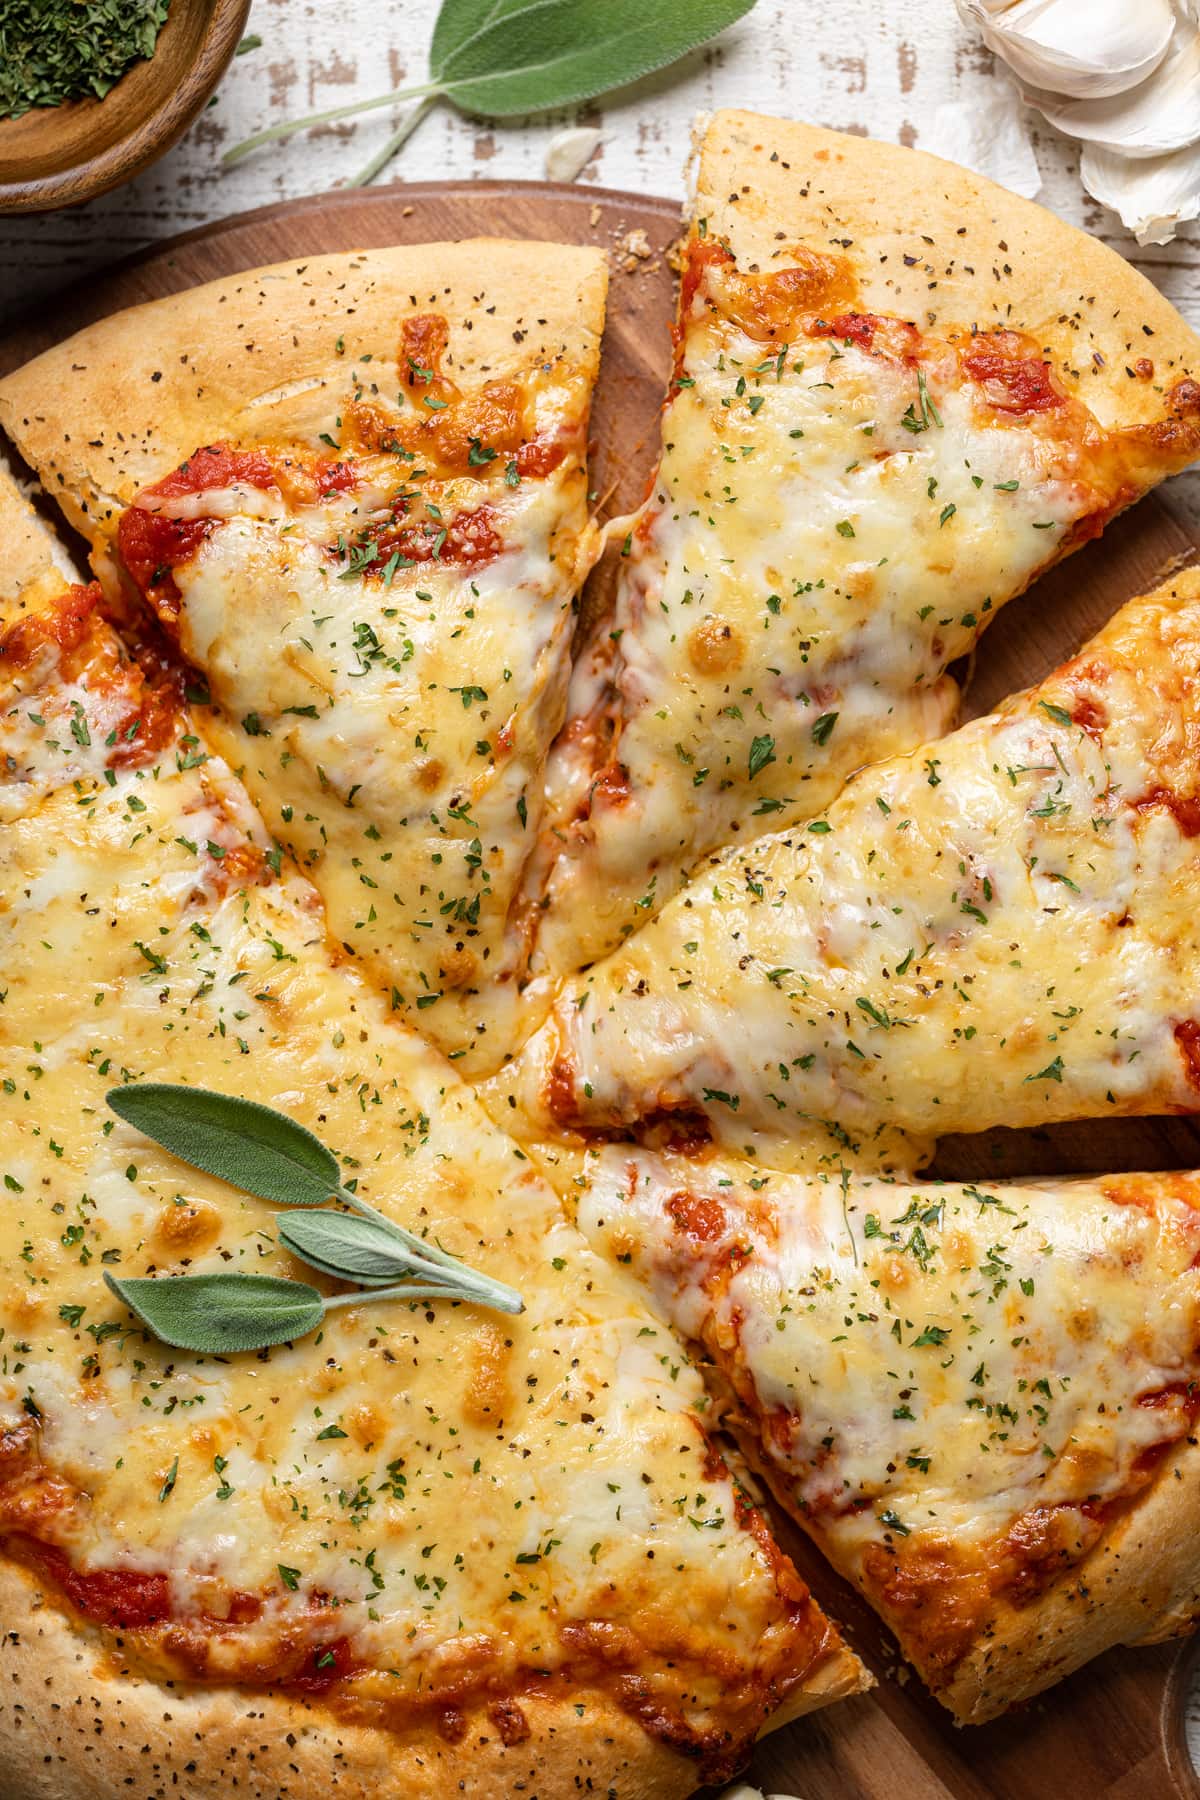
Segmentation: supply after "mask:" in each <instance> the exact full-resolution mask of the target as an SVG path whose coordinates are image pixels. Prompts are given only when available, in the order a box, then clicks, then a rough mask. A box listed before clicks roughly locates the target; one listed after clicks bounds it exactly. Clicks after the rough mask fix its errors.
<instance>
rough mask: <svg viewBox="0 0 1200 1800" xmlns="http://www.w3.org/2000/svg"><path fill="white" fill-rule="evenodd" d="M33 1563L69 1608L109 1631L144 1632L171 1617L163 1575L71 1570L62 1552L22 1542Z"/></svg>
mask: <svg viewBox="0 0 1200 1800" xmlns="http://www.w3.org/2000/svg"><path fill="white" fill-rule="evenodd" d="M24 1546H25V1548H26V1549H27V1550H28V1552H29V1554H30V1556H31V1557H32V1559H33V1561H34V1562H35V1563H36V1564H37V1565H38V1567H39V1568H40V1569H42V1570H43V1571H44V1573H45V1574H47V1575H48V1576H49V1577H50V1579H51V1580H52V1581H54V1582H55V1583H56V1585H57V1586H58V1587H60V1588H61V1589H62V1591H63V1593H64V1594H65V1595H66V1596H67V1599H68V1600H69V1601H70V1602H71V1604H72V1606H76V1607H78V1609H79V1611H80V1612H81V1613H86V1614H87V1616H88V1618H89V1619H95V1620H96V1622H97V1624H99V1625H107V1626H108V1628H109V1629H110V1630H112V1631H121V1630H127V1631H134V1630H145V1629H146V1627H147V1626H150V1625H160V1624H162V1622H163V1621H164V1620H165V1619H169V1618H170V1617H171V1616H172V1608H171V1584H170V1581H169V1580H168V1578H167V1576H165V1575H143V1574H141V1573H140V1572H139V1571H137V1570H135V1569H96V1570H94V1571H93V1572H92V1573H91V1574H90V1575H84V1574H81V1573H80V1572H79V1571H78V1570H77V1569H73V1568H72V1567H71V1564H70V1563H69V1562H68V1560H67V1558H66V1557H65V1556H64V1555H63V1553H62V1551H61V1550H55V1549H53V1548H52V1547H51V1546H50V1545H49V1544H39V1543H36V1542H35V1541H34V1540H33V1539H32V1538H29V1539H26V1540H24Z"/></svg>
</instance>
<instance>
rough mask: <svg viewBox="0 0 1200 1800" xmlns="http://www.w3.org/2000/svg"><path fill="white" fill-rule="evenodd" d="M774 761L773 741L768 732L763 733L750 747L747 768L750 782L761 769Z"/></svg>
mask: <svg viewBox="0 0 1200 1800" xmlns="http://www.w3.org/2000/svg"><path fill="white" fill-rule="evenodd" d="M774 761H775V739H774V738H773V737H772V736H771V735H770V733H769V732H768V733H764V735H763V736H762V737H756V738H755V739H754V742H753V743H752V744H751V746H750V763H749V767H750V779H751V781H753V780H754V777H755V776H756V775H757V774H758V773H759V771H760V770H761V769H765V768H766V766H767V764H768V763H773V762H774Z"/></svg>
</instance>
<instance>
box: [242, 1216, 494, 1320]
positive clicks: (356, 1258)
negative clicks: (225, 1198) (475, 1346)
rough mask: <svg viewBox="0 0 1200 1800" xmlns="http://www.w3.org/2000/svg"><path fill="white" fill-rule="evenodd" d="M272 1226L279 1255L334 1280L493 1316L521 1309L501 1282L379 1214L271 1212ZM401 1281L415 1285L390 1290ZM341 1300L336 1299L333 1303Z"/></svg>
mask: <svg viewBox="0 0 1200 1800" xmlns="http://www.w3.org/2000/svg"><path fill="white" fill-rule="evenodd" d="M275 1224H276V1228H277V1229H278V1232H279V1241H280V1243H281V1244H282V1245H283V1247H284V1249H285V1250H290V1251H291V1253H292V1255H293V1256H298V1257H299V1258H300V1261H301V1262H306V1263H308V1265H309V1266H310V1268H314V1269H319V1270H320V1271H321V1273H322V1274H323V1275H332V1276H333V1277H334V1278H335V1279H336V1280H338V1281H352V1282H357V1283H358V1284H359V1286H361V1287H375V1288H377V1287H387V1288H388V1289H389V1292H390V1293H392V1294H394V1296H395V1297H396V1298H397V1299H403V1298H406V1297H408V1298H411V1299H414V1300H415V1299H424V1298H436V1297H440V1298H443V1299H446V1300H467V1301H473V1302H475V1304H477V1305H479V1306H490V1307H492V1308H494V1309H495V1310H496V1311H497V1312H508V1313H519V1312H523V1311H524V1310H525V1308H524V1302H523V1301H522V1299H521V1296H520V1294H518V1292H517V1290H516V1289H515V1288H511V1287H509V1286H508V1284H507V1282H504V1281H497V1280H496V1279H495V1278H494V1277H493V1276H491V1275H485V1274H483V1273H482V1272H481V1271H480V1270H478V1269H472V1268H469V1267H468V1266H467V1264H466V1263H461V1262H459V1261H458V1259H457V1257H453V1256H448V1255H447V1254H446V1252H445V1251H444V1250H438V1249H437V1248H436V1247H435V1246H434V1245H432V1244H425V1243H424V1242H423V1241H422V1240H421V1239H420V1238H417V1237H414V1236H413V1235H412V1233H411V1232H408V1231H405V1230H404V1228H403V1227H402V1226H400V1225H394V1224H393V1223H392V1222H391V1220H390V1219H384V1218H383V1217H382V1216H380V1215H377V1216H376V1217H373V1218H369V1219H361V1218H356V1217H355V1216H354V1215H353V1214H351V1213H340V1212H312V1213H297V1214H296V1215H294V1216H292V1215H288V1214H284V1215H280V1214H278V1213H277V1214H276V1215H275ZM405 1280H409V1281H413V1282H417V1283H419V1284H420V1285H419V1287H417V1286H414V1287H413V1288H412V1289H411V1290H410V1289H406V1288H400V1287H397V1286H395V1284H396V1283H400V1282H404V1281H405ZM375 1297H376V1298H377V1297H378V1296H375ZM346 1298H347V1297H346V1296H345V1295H339V1296H338V1302H337V1303H338V1304H339V1305H340V1304H342V1303H343V1302H344V1301H345V1300H346ZM326 1304H327V1305H328V1304H330V1302H329V1301H328V1300H327V1301H326Z"/></svg>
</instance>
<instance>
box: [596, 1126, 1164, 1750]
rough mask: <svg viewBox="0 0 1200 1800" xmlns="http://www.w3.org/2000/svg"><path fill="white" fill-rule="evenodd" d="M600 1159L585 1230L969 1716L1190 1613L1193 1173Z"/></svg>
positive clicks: (794, 1504)
mask: <svg viewBox="0 0 1200 1800" xmlns="http://www.w3.org/2000/svg"><path fill="white" fill-rule="evenodd" d="M588 1171H589V1173H588V1178H587V1180H586V1182H585V1183H584V1185H583V1192H582V1193H581V1196H580V1202H579V1205H580V1221H581V1223H582V1224H583V1225H584V1227H585V1229H586V1230H587V1232H588V1233H589V1235H590V1236H591V1237H592V1239H593V1241H595V1242H597V1243H598V1244H600V1245H601V1246H602V1247H603V1248H604V1249H606V1250H607V1251H608V1253H609V1254H610V1255H615V1256H618V1257H620V1258H621V1259H622V1260H623V1261H625V1262H628V1263H629V1264H631V1266H632V1268H633V1270H634V1272H635V1273H636V1274H637V1275H638V1276H639V1277H640V1278H641V1280H642V1281H643V1282H644V1283H645V1284H646V1286H647V1288H648V1290H649V1291H650V1292H651V1293H652V1295H653V1297H654V1298H655V1300H656V1302H657V1304H658V1305H659V1307H660V1308H661V1309H662V1311H663V1313H664V1314H665V1316H666V1317H668V1318H669V1319H670V1320H671V1321H672V1323H673V1324H675V1325H676V1326H677V1327H678V1328H679V1329H680V1330H681V1331H683V1332H684V1333H686V1335H687V1336H688V1337H689V1338H691V1339H692V1340H693V1341H694V1342H695V1343H696V1344H698V1345H700V1346H702V1347H703V1349H704V1351H705V1352H706V1353H707V1355H708V1356H709V1357H710V1358H711V1359H712V1362H713V1363H714V1364H715V1366H716V1368H717V1370H718V1371H719V1372H720V1375H721V1377H722V1379H723V1381H724V1383H725V1385H726V1387H727V1389H728V1393H729V1396H730V1410H731V1414H732V1416H733V1418H734V1419H735V1420H736V1421H737V1422H738V1424H739V1427H740V1429H741V1431H742V1432H743V1433H744V1434H745V1436H746V1440H747V1442H749V1443H751V1444H753V1446H754V1454H755V1456H756V1458H757V1461H758V1463H759V1466H760V1468H761V1470H762V1471H763V1473H764V1474H765V1475H766V1477H767V1479H768V1480H769V1481H770V1483H771V1486H772V1487H773V1488H774V1490H775V1492H776V1494H777V1495H778V1497H779V1498H780V1500H781V1501H782V1502H783V1504H784V1505H786V1506H787V1507H788V1508H789V1509H790V1511H791V1512H792V1513H793V1514H794V1516H795V1517H796V1518H797V1519H798V1520H799V1522H800V1523H801V1524H802V1525H803V1526H804V1528H805V1530H806V1531H808V1532H809V1533H810V1534H811V1535H812V1536H813V1537H814V1538H815V1539H816V1541H817V1543H818V1544H819V1545H820V1546H821V1548H822V1549H823V1550H824V1551H825V1552H826V1553H827V1554H828V1556H829V1557H830V1559H831V1560H832V1561H833V1562H834V1563H835V1564H836V1566H837V1567H838V1568H839V1569H840V1570H841V1571H842V1572H843V1573H844V1574H845V1575H847V1576H848V1577H849V1578H850V1579H851V1580H853V1581H854V1582H855V1583H857V1585H858V1586H859V1587H860V1588H861V1589H862V1591H863V1592H864V1593H865V1594H866V1596H867V1598H868V1599H869V1600H870V1601H871V1603H872V1605H874V1606H875V1607H876V1608H877V1609H878V1610H879V1611H880V1612H881V1613H882V1615H883V1617H884V1618H885V1619H886V1620H887V1621H888V1623H889V1624H890V1625H891V1627H892V1629H893V1630H894V1631H895V1633H896V1636H897V1637H898V1639H899V1641H900V1644H901V1647H902V1648H903V1650H904V1652H905V1654H906V1655H907V1656H908V1657H910V1658H911V1660H912V1661H913V1662H914V1663H915V1664H916V1666H917V1668H918V1670H919V1671H920V1673H921V1675H922V1677H923V1678H924V1680H925V1681H926V1682H927V1683H928V1684H929V1686H930V1687H931V1688H932V1689H933V1690H934V1692H935V1693H936V1694H937V1696H938V1698H939V1699H941V1700H942V1701H943V1702H944V1703H945V1705H947V1706H948V1707H950V1709H951V1710H952V1711H953V1712H954V1714H955V1715H956V1717H958V1718H959V1719H960V1720H963V1721H970V1722H979V1721H981V1720H984V1719H989V1718H993V1717H994V1716H995V1715H996V1714H997V1713H1000V1712H1002V1711H1003V1710H1004V1709H1005V1708H1006V1707H1008V1706H1010V1705H1012V1704H1013V1703H1014V1702H1015V1701H1018V1700H1022V1699H1025V1698H1027V1697H1028V1696H1029V1695H1031V1694H1036V1693H1038V1692H1039V1691H1040V1690H1041V1689H1043V1688H1045V1687H1048V1686H1049V1685H1050V1684H1051V1683H1052V1682H1054V1681H1057V1680H1059V1679H1060V1678H1061V1677H1062V1676H1064V1675H1066V1674H1069V1673H1070V1672H1071V1670H1072V1669H1075V1668H1078V1667H1079V1665H1080V1664H1081V1663H1083V1662H1085V1661H1087V1660H1088V1658H1090V1657H1093V1656H1096V1655H1098V1654H1099V1653H1100V1652H1101V1651H1102V1650H1106V1649H1108V1648H1109V1647H1110V1646H1111V1645H1113V1644H1122V1643H1142V1642H1147V1641H1151V1640H1154V1639H1157V1638H1160V1637H1166V1636H1170V1635H1172V1634H1174V1633H1175V1632H1177V1631H1181V1630H1184V1629H1186V1628H1187V1627H1188V1626H1189V1625H1190V1624H1191V1623H1192V1622H1193V1620H1194V1619H1195V1618H1196V1616H1197V1615H1198V1614H1200V1551H1198V1550H1197V1543H1196V1532H1197V1526H1198V1524H1200V1450H1198V1449H1197V1438H1196V1419H1197V1412H1198V1410H1200V1176H1198V1175H1196V1174H1172V1175H1116V1176H1109V1177H1106V1178H1102V1179H1098V1180H1078V1181H1069V1182H1058V1183H1054V1182H1043V1183H1033V1184H1028V1185H1020V1184H1016V1183H1003V1184H999V1185H997V1186H995V1187H985V1186H962V1185H959V1184H957V1183H951V1182H928V1183H925V1184H922V1185H920V1186H911V1185H907V1184H899V1183H891V1182H887V1181H872V1180H871V1179H869V1178H861V1177H858V1176H855V1177H853V1178H850V1177H849V1175H847V1176H846V1177H845V1178H844V1179H839V1178H837V1177H835V1176H832V1175H826V1176H816V1177H803V1176H797V1175H771V1176H769V1177H766V1178H764V1177H763V1176H762V1175H761V1173H759V1174H757V1175H756V1174H753V1173H751V1174H749V1176H748V1175H747V1172H746V1171H745V1170H744V1169H743V1170H738V1169H737V1168H736V1166H728V1165H726V1164H724V1163H722V1162H721V1161H719V1160H718V1161H715V1162H705V1161H704V1160H703V1159H701V1160H699V1161H697V1160H696V1159H694V1158H688V1157H683V1156H670V1155H667V1156H656V1155H649V1154H646V1153H644V1152H637V1151H634V1152H630V1151H629V1150H628V1149H626V1150H622V1149H620V1148H618V1147H617V1146H609V1147H606V1148H605V1149H604V1150H602V1151H598V1152H596V1153H594V1154H592V1155H591V1156H589V1158H588Z"/></svg>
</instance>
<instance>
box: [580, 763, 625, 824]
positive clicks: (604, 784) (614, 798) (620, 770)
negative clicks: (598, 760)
mask: <svg viewBox="0 0 1200 1800" xmlns="http://www.w3.org/2000/svg"><path fill="white" fill-rule="evenodd" d="M632 792H633V789H632V788H631V786H630V783H629V771H628V769H626V768H625V767H624V765H623V764H622V763H619V762H610V763H609V764H608V766H607V768H604V769H601V771H600V773H599V775H598V776H597V777H596V779H595V781H594V782H593V783H592V789H591V793H590V794H589V796H588V801H587V805H586V809H585V811H584V815H583V816H584V817H585V818H587V817H589V816H590V814H591V811H592V808H593V807H594V806H596V805H600V806H624V805H625V802H626V801H627V800H628V799H629V796H630V794H631V793H632Z"/></svg>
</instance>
